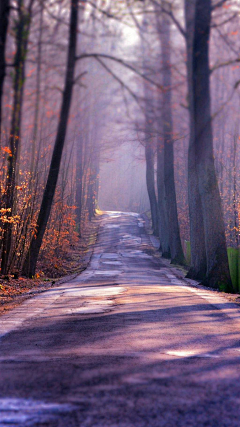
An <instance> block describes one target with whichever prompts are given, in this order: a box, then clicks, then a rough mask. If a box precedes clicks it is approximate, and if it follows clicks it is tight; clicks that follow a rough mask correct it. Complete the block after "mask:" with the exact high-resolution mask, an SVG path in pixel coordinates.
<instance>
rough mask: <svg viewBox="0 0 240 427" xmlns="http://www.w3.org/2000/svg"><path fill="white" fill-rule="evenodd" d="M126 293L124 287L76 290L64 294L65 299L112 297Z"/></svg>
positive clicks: (97, 287)
mask: <svg viewBox="0 0 240 427" xmlns="http://www.w3.org/2000/svg"><path fill="white" fill-rule="evenodd" d="M124 291H126V288H123V287H122V286H109V287H108V286H104V287H99V286H96V287H93V286H91V288H75V289H72V290H67V291H66V292H64V296H65V297H106V298H107V297H111V296H114V295H118V294H120V293H122V292H124Z"/></svg>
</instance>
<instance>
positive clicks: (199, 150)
mask: <svg viewBox="0 0 240 427" xmlns="http://www.w3.org/2000/svg"><path fill="white" fill-rule="evenodd" d="M210 24H211V0H205V1H204V3H203V2H202V0H196V8H195V19H194V38H193V56H192V71H193V72H192V84H193V114H194V123H195V132H194V147H195V161H196V168H197V175H198V185H199V192H200V196H201V205H202V213H203V221H204V230H205V246H206V256H207V274H206V278H205V279H204V284H206V285H209V286H212V287H215V288H220V289H223V290H225V291H232V290H233V287H232V283H231V278H230V272H229V266H228V257H227V248H226V239H225V227H224V221H223V214H222V208H221V198H220V193H219V188H218V183H217V177H216V172H215V166H214V156H213V135H212V119H211V99H210V70H209V36H210ZM196 215H197V212H196Z"/></svg>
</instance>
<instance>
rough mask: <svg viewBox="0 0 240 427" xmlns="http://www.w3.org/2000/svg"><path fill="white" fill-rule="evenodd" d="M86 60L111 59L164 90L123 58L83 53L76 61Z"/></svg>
mask: <svg viewBox="0 0 240 427" xmlns="http://www.w3.org/2000/svg"><path fill="white" fill-rule="evenodd" d="M84 58H105V59H110V60H111V61H114V62H117V63H118V64H121V65H123V66H124V67H126V68H128V69H129V70H131V71H132V72H133V73H135V74H137V75H138V76H140V77H142V78H143V79H144V80H146V81H148V82H149V83H151V84H152V85H153V86H156V87H158V88H159V89H161V90H163V87H162V85H159V84H157V83H156V82H154V81H153V80H152V79H150V78H149V77H147V76H145V75H144V74H143V73H141V72H140V71H138V70H137V69H136V68H134V67H133V66H132V65H130V64H128V63H127V62H125V61H123V60H122V59H121V58H116V57H115V56H111V55H107V54H104V53H83V54H81V55H79V56H77V57H76V60H80V59H84Z"/></svg>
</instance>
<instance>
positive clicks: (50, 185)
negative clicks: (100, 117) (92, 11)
mask: <svg viewBox="0 0 240 427" xmlns="http://www.w3.org/2000/svg"><path fill="white" fill-rule="evenodd" d="M77 26H78V0H71V15H70V25H69V44H68V58H67V69H66V78H65V86H64V91H63V97H62V106H61V112H60V119H59V124H58V129H57V136H56V140H55V145H54V149H53V154H52V160H51V165H50V169H49V174H48V179H47V183H46V187H45V190H44V194H43V199H42V204H41V208H40V212H39V215H38V219H37V231H36V236H33V238H32V240H31V243H30V248H29V251H28V254H27V257H26V260H25V262H24V265H23V273H24V274H25V275H27V276H29V277H32V276H34V274H35V271H36V265H37V259H38V255H39V251H40V248H41V244H42V240H43V236H44V233H45V230H46V227H47V223H48V218H49V215H50V212H51V207H52V203H53V198H54V194H55V190H56V185H57V180H58V175H59V170H60V164H61V158H62V151H63V147H64V141H65V136H66V131H67V122H68V116H69V111H70V106H71V98H72V89H73V85H74V69H75V62H76V47H77Z"/></svg>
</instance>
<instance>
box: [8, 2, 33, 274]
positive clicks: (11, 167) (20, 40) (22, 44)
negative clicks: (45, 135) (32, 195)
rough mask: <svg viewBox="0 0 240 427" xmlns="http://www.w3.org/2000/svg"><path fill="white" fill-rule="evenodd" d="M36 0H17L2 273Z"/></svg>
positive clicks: (11, 214)
mask: <svg viewBox="0 0 240 427" xmlns="http://www.w3.org/2000/svg"><path fill="white" fill-rule="evenodd" d="M32 4H33V0H31V1H30V4H29V8H28V9H26V8H25V7H24V4H23V0H18V8H17V10H18V21H17V27H16V48H17V49H16V54H15V58H14V72H15V75H14V84H13V90H14V100H13V110H12V121H11V130H10V138H9V147H10V150H11V152H10V154H9V157H8V169H7V180H6V192H5V196H4V207H5V208H6V209H7V212H6V216H7V219H9V221H6V223H5V224H4V233H3V241H2V263H1V271H2V274H6V273H7V269H8V259H9V255H10V249H11V242H12V223H11V221H10V217H12V216H13V209H14V193H15V185H16V174H17V162H18V157H19V149H20V136H21V135H20V130H21V115H22V103H23V89H24V80H25V62H26V54H27V47H28V37H29V30H30V25H31V11H32Z"/></svg>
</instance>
